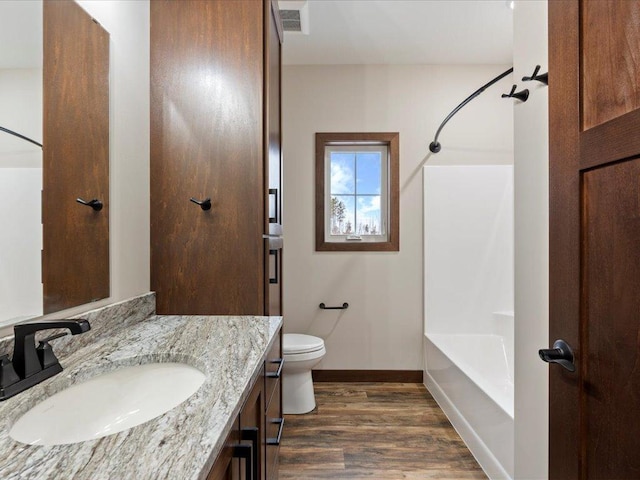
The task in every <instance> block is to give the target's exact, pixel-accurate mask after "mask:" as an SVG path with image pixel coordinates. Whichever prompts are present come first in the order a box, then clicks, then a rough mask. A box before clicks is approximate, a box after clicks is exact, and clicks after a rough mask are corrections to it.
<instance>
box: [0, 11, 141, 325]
mask: <svg viewBox="0 0 640 480" xmlns="http://www.w3.org/2000/svg"><path fill="white" fill-rule="evenodd" d="M78 3H79V4H80V5H81V6H82V7H83V8H84V9H85V10H86V11H87V12H88V13H89V14H90V15H92V16H93V17H94V18H95V19H96V20H98V21H99V22H100V23H101V24H102V25H103V26H104V28H105V29H106V30H107V31H108V32H109V34H110V48H111V53H110V77H111V78H110V82H111V85H110V122H111V128H110V189H111V195H110V202H111V205H110V206H111V208H110V212H111V216H110V227H109V228H110V269H111V296H110V297H109V298H108V299H105V300H101V301H99V302H95V303H92V304H89V305H83V306H79V307H77V308H73V309H70V310H66V311H63V312H58V313H57V314H52V315H50V316H49V317H53V318H55V317H60V316H64V315H65V314H75V313H81V312H83V311H86V310H89V309H93V308H96V307H98V306H102V305H106V304H109V303H112V302H117V301H120V300H123V299H126V298H130V297H132V296H135V295H139V294H142V293H145V292H148V291H149V271H150V266H149V261H150V260H149V255H150V254H149V251H150V250H149V249H150V244H149V208H150V206H149V60H150V59H149V2H148V1H146V0H140V1H135V2H132V1H127V0H123V1H111V0H81V1H79V2H78ZM10 332H11V330H10V329H7V328H5V329H4V331H2V330H1V329H0V335H1V334H3V333H4V334H8V333H10Z"/></svg>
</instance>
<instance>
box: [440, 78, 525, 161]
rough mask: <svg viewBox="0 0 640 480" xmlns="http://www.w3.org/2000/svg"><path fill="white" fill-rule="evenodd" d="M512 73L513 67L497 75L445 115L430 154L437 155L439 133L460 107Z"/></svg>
mask: <svg viewBox="0 0 640 480" xmlns="http://www.w3.org/2000/svg"><path fill="white" fill-rule="evenodd" d="M512 72H513V67H511V68H510V69H509V70H507V71H506V72H503V73H501V74H500V75H498V76H497V77H496V78H494V79H493V80H491V81H490V82H488V83H486V84H484V85H483V86H481V87H480V88H479V89H478V90H476V91H475V92H473V93H472V94H471V95H469V96H468V97H467V98H465V99H464V100H463V101H462V103H460V105H458V106H457V107H456V108H454V109H453V111H452V112H451V113H450V114H449V115H447V118H445V119H444V121H443V122H442V123H441V124H440V127H438V131H437V132H436V136H435V138H434V139H433V142H431V144H430V145H429V150H431V152H433V153H438V152H439V151H440V149H441V148H442V146H441V145H440V144H439V143H438V137H439V136H440V132H441V131H442V128H443V127H444V126H445V125H446V124H447V122H448V121H449V120H451V117H453V116H454V115H455V114H456V113H458V112H459V111H460V109H461V108H462V107H464V106H465V105H466V104H467V103H469V102H470V101H471V100H473V99H474V98H476V97H477V96H478V95H480V94H481V93H482V92H484V91H485V90H486V89H487V88H488V87H490V86H491V85H493V84H494V83H496V82H498V81H499V80H502V79H503V78H504V77H506V76H507V75H509V74H510V73H512Z"/></svg>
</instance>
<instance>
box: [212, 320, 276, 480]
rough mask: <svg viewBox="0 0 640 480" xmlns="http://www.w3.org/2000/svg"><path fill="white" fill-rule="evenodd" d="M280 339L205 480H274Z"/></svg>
mask: <svg viewBox="0 0 640 480" xmlns="http://www.w3.org/2000/svg"><path fill="white" fill-rule="evenodd" d="M281 338H282V332H279V333H278V337H277V339H276V342H275V343H274V345H273V347H271V349H270V351H269V353H268V354H267V357H266V360H265V362H264V365H263V367H262V368H261V375H260V376H259V377H258V379H257V380H256V381H255V383H254V384H253V385H252V386H251V393H250V394H249V396H248V397H247V400H246V401H245V403H244V405H243V407H242V409H241V410H240V414H239V415H238V417H237V418H236V419H235V421H234V423H233V428H232V430H231V432H230V433H229V435H228V436H227V439H226V441H225V444H224V447H223V449H222V451H221V452H220V453H219V454H218V458H217V459H216V462H215V463H214V465H213V468H212V469H211V471H210V472H209V475H208V476H207V480H246V479H249V478H251V479H252V480H276V479H277V478H278V452H279V448H280V437H281V435H282V428H283V426H284V419H283V417H282V402H281V393H280V392H281V382H280V375H281V372H282V348H281ZM274 367H275V368H274ZM247 469H250V470H251V471H250V472H248V471H247Z"/></svg>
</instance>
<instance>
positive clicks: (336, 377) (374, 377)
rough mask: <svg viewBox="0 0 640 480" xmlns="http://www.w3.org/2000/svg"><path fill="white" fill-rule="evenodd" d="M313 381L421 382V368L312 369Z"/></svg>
mask: <svg viewBox="0 0 640 480" xmlns="http://www.w3.org/2000/svg"><path fill="white" fill-rule="evenodd" d="M311 374H312V376H313V381H314V382H353V383H363V382H384V383H422V382H423V379H422V374H423V373H422V370H313V371H312V372H311Z"/></svg>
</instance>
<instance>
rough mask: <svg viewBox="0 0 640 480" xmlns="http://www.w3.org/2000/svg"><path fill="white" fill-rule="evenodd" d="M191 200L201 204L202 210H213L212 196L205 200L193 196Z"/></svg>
mask: <svg viewBox="0 0 640 480" xmlns="http://www.w3.org/2000/svg"><path fill="white" fill-rule="evenodd" d="M189 201H190V202H193V203H195V204H196V205H200V208H201V209H202V210H211V199H210V198H205V199H204V200H202V201H200V200H196V199H195V198H193V197H191V198H190V199H189Z"/></svg>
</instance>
